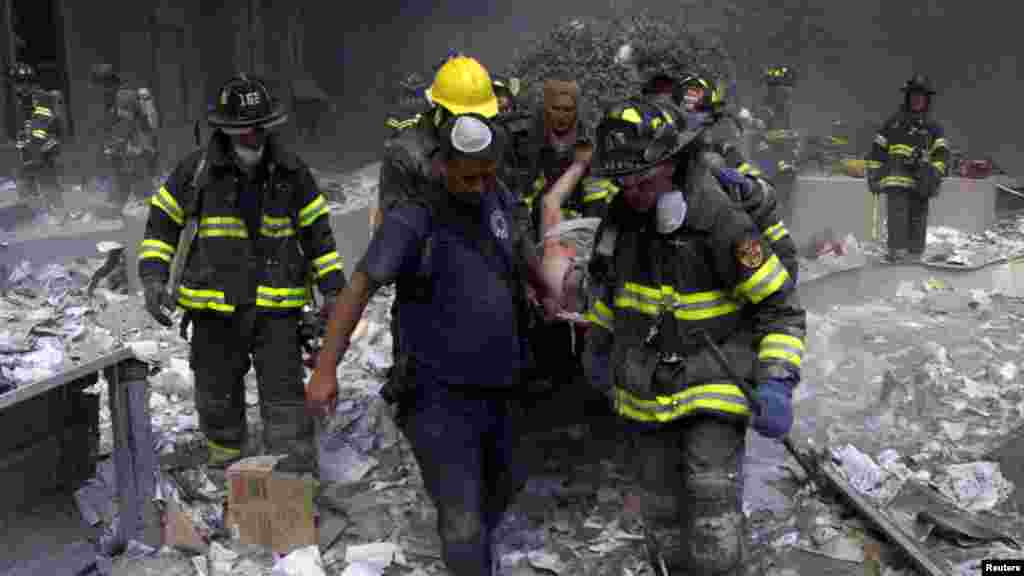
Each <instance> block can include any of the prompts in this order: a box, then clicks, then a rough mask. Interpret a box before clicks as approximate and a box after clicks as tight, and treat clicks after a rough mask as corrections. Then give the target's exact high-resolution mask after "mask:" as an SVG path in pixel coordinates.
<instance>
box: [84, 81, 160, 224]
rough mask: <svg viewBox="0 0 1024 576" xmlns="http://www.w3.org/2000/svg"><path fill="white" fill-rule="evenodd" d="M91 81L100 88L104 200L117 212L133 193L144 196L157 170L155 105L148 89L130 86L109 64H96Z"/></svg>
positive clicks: (157, 123) (156, 119)
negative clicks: (106, 181) (105, 176)
mask: <svg viewBox="0 0 1024 576" xmlns="http://www.w3.org/2000/svg"><path fill="white" fill-rule="evenodd" d="M92 81H93V84H94V85H96V86H98V87H99V88H100V89H102V90H103V98H104V105H105V110H106V117H105V120H104V123H103V130H104V133H105V140H104V144H103V158H104V165H105V166H107V167H108V169H109V170H110V175H109V184H108V185H109V190H108V197H107V202H108V204H109V205H110V208H111V210H112V211H113V212H114V213H115V214H118V215H119V214H120V213H121V211H122V210H123V209H124V207H125V205H126V204H127V203H128V202H129V201H130V200H131V198H132V196H133V195H137V196H138V197H139V198H146V197H148V196H149V195H150V193H151V192H152V191H151V190H150V187H151V184H152V182H153V178H155V177H156V175H157V173H158V172H159V152H158V150H159V143H158V141H157V128H158V127H159V118H158V117H157V110H156V104H155V103H154V101H153V94H152V93H151V92H150V90H149V89H148V88H145V87H142V88H131V87H129V86H128V85H127V84H125V83H124V82H123V81H122V79H121V77H120V75H119V74H118V73H117V71H116V70H114V67H113V66H112V65H110V64H97V65H96V66H94V67H93V70H92Z"/></svg>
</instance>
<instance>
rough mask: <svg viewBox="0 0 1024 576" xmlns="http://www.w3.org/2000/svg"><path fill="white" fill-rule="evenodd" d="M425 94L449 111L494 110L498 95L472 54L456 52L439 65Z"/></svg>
mask: <svg viewBox="0 0 1024 576" xmlns="http://www.w3.org/2000/svg"><path fill="white" fill-rule="evenodd" d="M427 96H428V97H429V98H430V101H431V102H433V103H434V104H435V105H437V106H441V107H443V108H445V109H447V110H448V111H449V112H451V113H452V114H480V115H481V116H483V117H485V118H493V117H494V116H496V115H497V114H498V98H497V97H496V96H495V95H494V86H493V84H492V83H491V76H490V74H488V72H487V69H486V68H484V67H483V66H482V65H481V64H480V63H479V62H477V61H476V60H475V59H473V58H469V57H466V56H458V57H456V58H452V59H451V60H448V61H447V62H445V63H444V66H441V69H440V70H438V71H437V75H436V76H434V83H433V84H432V85H431V86H430V89H429V90H428V93H427Z"/></svg>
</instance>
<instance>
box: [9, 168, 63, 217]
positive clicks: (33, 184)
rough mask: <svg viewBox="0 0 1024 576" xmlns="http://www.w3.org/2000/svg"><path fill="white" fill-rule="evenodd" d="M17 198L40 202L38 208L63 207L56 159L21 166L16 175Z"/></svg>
mask: <svg viewBox="0 0 1024 576" xmlns="http://www.w3.org/2000/svg"><path fill="white" fill-rule="evenodd" d="M17 187H18V199H19V200H22V201H28V202H32V203H38V204H40V206H39V208H63V207H64V193H63V191H62V190H61V188H60V182H58V179H57V164H56V161H55V160H53V159H50V160H49V161H46V162H44V163H43V164H42V165H36V166H33V167H31V168H23V169H22V171H21V173H20V174H19V177H18V182H17Z"/></svg>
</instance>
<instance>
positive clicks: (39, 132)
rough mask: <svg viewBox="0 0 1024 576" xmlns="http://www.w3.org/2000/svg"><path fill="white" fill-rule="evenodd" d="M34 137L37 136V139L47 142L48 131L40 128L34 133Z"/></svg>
mask: <svg viewBox="0 0 1024 576" xmlns="http://www.w3.org/2000/svg"><path fill="white" fill-rule="evenodd" d="M32 135H33V136H35V137H36V138H39V139H40V140H46V137H47V136H49V134H48V133H47V132H46V130H40V129H38V128H36V129H35V130H33V131H32Z"/></svg>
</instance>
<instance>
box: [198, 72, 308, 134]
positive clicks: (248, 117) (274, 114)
mask: <svg viewBox="0 0 1024 576" xmlns="http://www.w3.org/2000/svg"><path fill="white" fill-rule="evenodd" d="M287 119H288V114H287V112H286V111H285V108H284V105H283V104H282V103H280V102H279V101H277V100H276V99H274V98H273V96H272V95H271V94H270V90H269V89H267V86H266V84H264V83H263V81H262V80H259V79H257V78H252V77H250V76H248V75H246V74H241V75H239V76H236V77H235V78H232V79H231V80H228V82H227V83H226V84H224V86H223V87H222V88H221V89H220V92H219V93H218V95H217V102H216V103H215V104H214V106H213V109H212V110H211V111H210V112H209V114H208V115H207V122H209V124H210V126H211V127H213V128H217V129H220V130H222V131H223V132H225V133H227V134H232V133H240V132H244V131H247V130H248V129H251V128H271V127H273V126H277V125H279V124H282V123H284V122H285V120H287Z"/></svg>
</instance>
